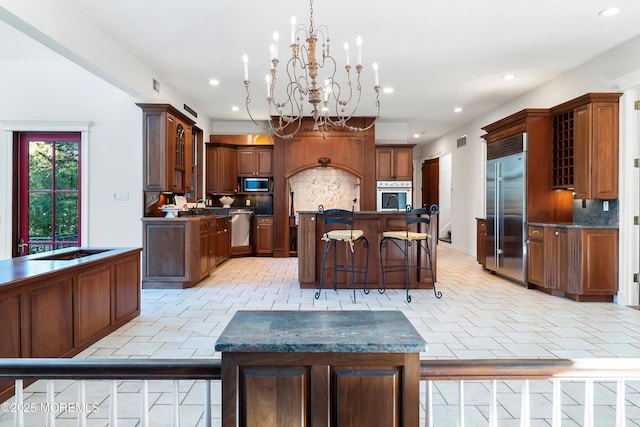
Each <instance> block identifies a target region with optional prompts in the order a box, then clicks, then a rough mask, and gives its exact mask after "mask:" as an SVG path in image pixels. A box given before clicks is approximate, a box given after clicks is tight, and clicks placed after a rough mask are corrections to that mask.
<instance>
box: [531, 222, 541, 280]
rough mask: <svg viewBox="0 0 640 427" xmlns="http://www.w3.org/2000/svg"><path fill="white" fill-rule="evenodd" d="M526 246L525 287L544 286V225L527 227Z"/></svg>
mask: <svg viewBox="0 0 640 427" xmlns="http://www.w3.org/2000/svg"><path fill="white" fill-rule="evenodd" d="M527 248H528V249H527V287H532V286H544V227H537V226H531V225H530V226H529V227H528V236H527Z"/></svg>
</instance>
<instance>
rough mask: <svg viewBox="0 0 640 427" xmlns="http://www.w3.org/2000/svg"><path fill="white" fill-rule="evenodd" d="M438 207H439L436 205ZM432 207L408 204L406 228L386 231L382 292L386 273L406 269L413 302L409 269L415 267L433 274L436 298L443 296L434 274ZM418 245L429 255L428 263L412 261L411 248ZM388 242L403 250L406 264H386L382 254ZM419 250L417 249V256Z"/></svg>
mask: <svg viewBox="0 0 640 427" xmlns="http://www.w3.org/2000/svg"><path fill="white" fill-rule="evenodd" d="M435 209H437V207H435ZM430 229H431V209H413V208H412V207H411V205H407V206H406V225H405V229H404V230H400V231H384V232H383V233H382V240H380V268H381V270H382V271H381V272H382V274H381V278H382V287H381V288H379V289H378V292H380V293H381V294H382V293H384V291H385V290H386V287H385V282H384V275H385V273H390V272H394V271H404V273H405V282H406V289H407V302H411V295H409V270H410V269H412V268H414V269H417V270H427V271H429V272H430V274H431V283H432V284H433V293H434V294H435V296H436V298H442V292H440V291H437V290H436V280H435V277H434V274H433V263H432V261H431V250H430V248H429V240H430V239H431V230H430ZM414 242H415V244H416V245H417V247H418V250H420V249H421V250H422V251H424V252H425V254H426V256H427V265H425V266H423V265H420V263H418V262H417V261H416V262H415V263H413V264H412V263H410V258H411V249H412V246H413V244H414ZM388 243H393V245H394V247H396V248H398V249H399V250H400V252H402V255H403V258H404V264H391V265H384V258H383V254H382V250H383V248H385V247H387V244H388ZM417 253H418V251H416V256H418V255H417Z"/></svg>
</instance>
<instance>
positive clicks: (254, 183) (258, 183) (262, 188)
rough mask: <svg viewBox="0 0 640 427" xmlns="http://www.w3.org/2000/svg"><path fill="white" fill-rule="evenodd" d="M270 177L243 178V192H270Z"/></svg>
mask: <svg viewBox="0 0 640 427" xmlns="http://www.w3.org/2000/svg"><path fill="white" fill-rule="evenodd" d="M269 181H270V179H269V178H242V191H243V192H248V193H250V192H268V191H269Z"/></svg>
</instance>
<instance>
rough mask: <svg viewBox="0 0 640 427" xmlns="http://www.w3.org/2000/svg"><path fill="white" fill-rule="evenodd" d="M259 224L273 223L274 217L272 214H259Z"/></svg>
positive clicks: (257, 218) (257, 220) (257, 219)
mask: <svg viewBox="0 0 640 427" xmlns="http://www.w3.org/2000/svg"><path fill="white" fill-rule="evenodd" d="M256 224H257V225H271V224H273V217H270V216H257V217H256Z"/></svg>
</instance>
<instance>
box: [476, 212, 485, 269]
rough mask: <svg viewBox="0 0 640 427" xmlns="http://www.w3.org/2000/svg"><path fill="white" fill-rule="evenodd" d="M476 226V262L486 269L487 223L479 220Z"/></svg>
mask: <svg viewBox="0 0 640 427" xmlns="http://www.w3.org/2000/svg"><path fill="white" fill-rule="evenodd" d="M476 226H477V228H476V260H477V261H478V263H479V264H480V265H482V266H483V267H485V266H486V264H487V240H486V239H487V221H486V220H484V219H478V220H477V224H476Z"/></svg>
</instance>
